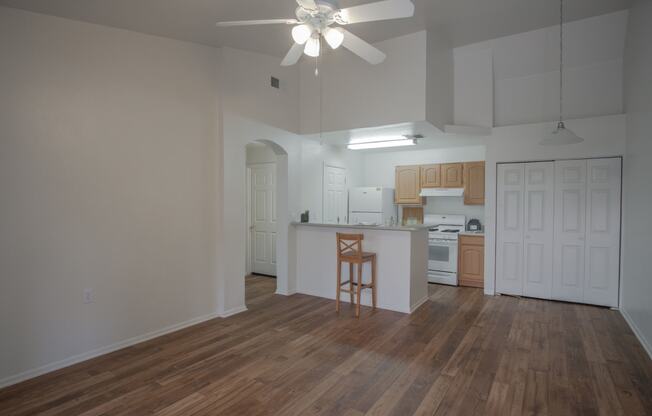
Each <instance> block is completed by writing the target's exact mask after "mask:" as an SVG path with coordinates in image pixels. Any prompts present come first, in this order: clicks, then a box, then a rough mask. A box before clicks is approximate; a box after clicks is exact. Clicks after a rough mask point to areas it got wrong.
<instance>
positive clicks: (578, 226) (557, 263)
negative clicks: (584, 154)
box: [552, 160, 587, 302]
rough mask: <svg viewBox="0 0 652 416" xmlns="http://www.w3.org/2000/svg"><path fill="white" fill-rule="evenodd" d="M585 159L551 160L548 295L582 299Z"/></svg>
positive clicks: (568, 299)
mask: <svg viewBox="0 0 652 416" xmlns="http://www.w3.org/2000/svg"><path fill="white" fill-rule="evenodd" d="M586 167H587V161H586V160H565V161H559V162H555V236H554V254H553V257H554V265H553V269H554V272H553V285H552V298H553V299H559V300H566V301H572V302H583V301H584V258H585V249H584V247H585V235H586V228H585V223H586Z"/></svg>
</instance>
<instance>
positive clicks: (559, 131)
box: [539, 0, 584, 146]
mask: <svg viewBox="0 0 652 416" xmlns="http://www.w3.org/2000/svg"><path fill="white" fill-rule="evenodd" d="M563 94H564V0H559V122H558V123H557V128H556V129H555V130H553V131H551V132H550V133H548V134H547V135H546V137H544V138H543V140H541V141H540V142H539V144H540V145H543V146H557V145H565V144H576V143H582V142H583V141H584V139H582V138H581V137H579V136H577V135H576V134H575V133H573V132H572V131H571V130H569V129H567V128H566V125H565V124H564V95H563Z"/></svg>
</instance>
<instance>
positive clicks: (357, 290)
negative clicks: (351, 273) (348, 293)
mask: <svg viewBox="0 0 652 416" xmlns="http://www.w3.org/2000/svg"><path fill="white" fill-rule="evenodd" d="M357 282H358V284H357V287H356V295H357V297H358V299H357V300H358V301H357V302H356V305H355V316H356V318H358V317H360V293H361V292H362V263H358V280H357Z"/></svg>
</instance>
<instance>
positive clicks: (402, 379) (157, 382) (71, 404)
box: [0, 277, 652, 416]
mask: <svg viewBox="0 0 652 416" xmlns="http://www.w3.org/2000/svg"><path fill="white" fill-rule="evenodd" d="M430 286H431V288H430V291H431V297H430V302H428V303H426V304H424V305H423V306H422V307H421V308H419V309H418V310H417V311H416V312H415V313H414V314H412V315H410V316H408V315H403V314H399V313H395V312H389V311H383V310H377V311H374V312H372V311H371V310H370V309H368V308H363V310H362V315H361V318H360V319H355V318H354V317H353V316H354V311H353V310H352V308H350V307H349V306H348V305H347V304H344V305H343V307H342V312H341V313H340V314H339V316H338V315H337V314H335V304H334V302H333V301H330V300H325V299H320V298H314V297H310V296H305V295H294V296H291V297H283V296H278V295H274V289H275V281H274V280H273V279H270V278H265V277H250V278H248V279H247V285H246V290H247V306H248V307H249V311H247V312H245V313H242V314H240V315H236V316H234V317H231V318H228V319H215V320H212V321H209V322H205V323H203V324H200V325H197V326H194V327H192V328H188V329H185V330H182V331H179V332H176V333H173V334H169V335H166V336H163V337H161V338H157V339H155V340H152V341H149V342H146V343H143V344H139V345H137V346H134V347H131V348H127V349H124V350H121V351H118V352H115V353H113V354H110V355H107V356H103V357H100V358H97V359H94V360H91V361H88V362H85V363H82V364H79V365H76V366H73V367H70V368H67V369H64V370H61V371H58V372H56V373H52V374H48V375H45V376H42V377H39V378H37V379H33V380H30V381H27V382H25V383H22V384H20V385H17V386H13V387H10V388H7V389H4V390H1V391H0V414H1V415H12V416H19V415H33V414H41V415H80V414H83V415H151V414H154V415H217V414H224V415H239V414H242V415H267V414H276V415H312V414H328V415H347V416H355V415H410V414H417V415H473V414H477V415H484V414H487V415H520V414H548V415H555V416H556V415H575V414H582V415H591V414H596V415H598V414H601V415H618V414H622V415H645V414H648V415H650V414H652V363H651V362H650V359H649V358H648V357H647V355H646V353H645V352H644V350H643V349H642V347H641V346H640V344H639V343H638V341H637V339H636V338H635V337H634V335H633V334H632V332H631V331H630V329H629V327H628V326H627V325H626V323H625V321H624V320H623V319H622V317H621V316H620V314H619V313H618V312H614V311H610V310H607V309H602V308H596V307H590V306H580V305H573V304H566V303H555V302H549V301H539V300H531V299H515V298H511V297H505V296H502V297H487V296H483V294H482V291H481V290H478V289H472V288H452V287H444V286H434V285H430Z"/></svg>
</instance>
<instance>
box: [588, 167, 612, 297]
mask: <svg viewBox="0 0 652 416" xmlns="http://www.w3.org/2000/svg"><path fill="white" fill-rule="evenodd" d="M620 200H621V159H620V158H611V159H592V160H589V161H588V166H587V199H586V219H587V226H586V253H585V255H586V261H585V264H586V268H585V274H584V301H585V302H586V303H592V304H596V305H604V306H612V307H616V306H618V285H619V280H620V279H619V277H620V205H621V202H620Z"/></svg>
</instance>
